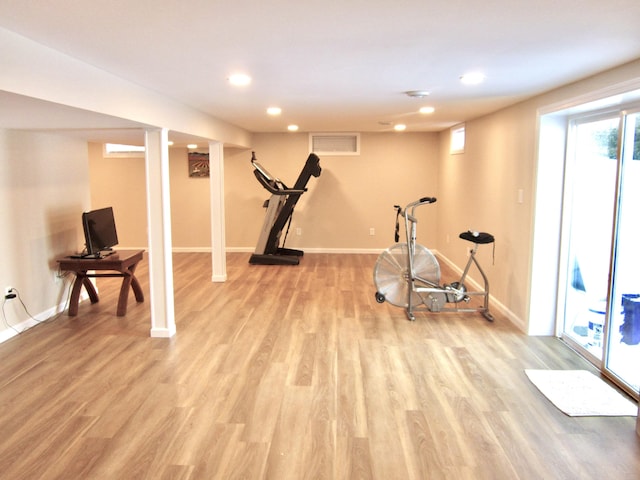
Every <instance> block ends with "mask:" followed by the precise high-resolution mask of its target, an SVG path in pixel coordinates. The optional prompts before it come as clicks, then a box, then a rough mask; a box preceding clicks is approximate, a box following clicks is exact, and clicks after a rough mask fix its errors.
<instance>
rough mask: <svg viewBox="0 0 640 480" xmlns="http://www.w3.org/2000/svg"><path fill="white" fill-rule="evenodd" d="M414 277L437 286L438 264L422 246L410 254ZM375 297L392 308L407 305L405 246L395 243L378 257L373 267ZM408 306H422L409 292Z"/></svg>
mask: <svg viewBox="0 0 640 480" xmlns="http://www.w3.org/2000/svg"><path fill="white" fill-rule="evenodd" d="M413 271H414V277H421V278H423V279H424V280H427V281H429V282H431V283H433V284H434V285H438V284H439V283H440V265H438V261H437V260H436V257H434V255H433V254H432V253H431V252H430V251H429V250H428V249H427V248H426V247H424V246H422V245H418V244H416V247H415V253H414V255H413ZM373 282H374V284H375V286H376V289H377V291H376V297H378V295H382V296H383V297H384V300H386V301H387V302H389V303H390V304H392V305H395V306H396V307H403V308H407V307H408V306H409V291H410V287H409V253H408V246H407V244H406V243H396V244H395V245H393V246H392V247H389V248H387V249H386V250H385V251H384V252H382V253H381V254H380V256H379V257H378V260H377V261H376V264H375V267H374V268H373ZM411 295H412V297H411V304H412V305H419V304H421V303H422V299H421V298H420V295H419V294H418V293H416V292H411Z"/></svg>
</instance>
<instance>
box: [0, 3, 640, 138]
mask: <svg viewBox="0 0 640 480" xmlns="http://www.w3.org/2000/svg"><path fill="white" fill-rule="evenodd" d="M639 21H640V1H638V0H607V1H604V0H560V1H559V0H485V1H483V2H479V1H477V0H396V1H395V2H391V1H388V0H384V1H383V0H366V1H365V0H305V1H300V0H297V1H294V0H271V1H256V0H94V1H90V2H89V1H86V0H0V27H4V28H6V29H8V30H12V31H14V32H16V33H18V34H20V35H23V36H25V37H28V38H30V39H32V40H35V41H37V42H40V43H42V44H45V45H47V46H49V47H52V48H54V49H56V50H59V51H61V52H64V53H66V54H68V55H71V56H73V57H76V58H78V59H80V60H82V61H84V62H86V63H89V64H91V65H94V66H97V67H100V68H102V69H104V70H106V71H108V72H111V73H113V74H116V75H118V76H120V77H123V78H125V79H127V80H130V81H132V82H135V83H137V84H140V85H142V86H144V87H147V88H149V89H152V90H154V91H157V92H160V93H162V94H164V95H166V96H168V97H171V98H173V99H176V100H178V101H180V102H182V103H184V104H187V105H189V106H192V107H195V108H197V109H199V110H202V111H204V112H207V113H209V114H211V115H213V116H215V117H217V118H219V119H221V120H224V121H227V122H229V123H231V124H234V125H237V126H239V127H242V128H245V129H247V130H248V131H251V132H283V131H286V126H287V124H289V123H295V124H297V125H299V126H300V129H301V131H316V132H321V131H385V130H390V129H391V125H392V124H393V123H405V124H407V131H439V130H442V129H444V128H447V127H449V126H451V125H454V124H456V123H460V122H462V121H465V120H469V119H471V118H475V117H477V116H480V115H483V114H486V113H489V112H492V111H495V110H497V109H499V108H502V107H504V106H507V105H509V104H513V103H515V102H517V101H519V100H522V99H524V98H527V97H530V96H533V95H536V94H539V93H542V92H544V91H547V90H550V89H552V88H554V87H557V86H559V85H563V84H566V83H570V82H572V81H575V80H578V79H581V78H584V77H586V76H589V75H592V74H595V73H597V72H600V71H603V70H606V69H609V68H611V67H614V66H617V65H620V64H623V63H626V62H628V61H631V60H634V59H637V58H640V28H639V27H638V25H639ZM471 70H480V71H482V72H484V73H485V74H486V76H487V79H486V81H485V83H484V84H482V85H479V86H474V87H468V86H467V87H465V86H463V85H461V83H460V82H459V77H460V75H461V74H463V73H465V72H467V71H471ZM234 72H244V73H247V74H249V75H251V77H252V78H253V81H252V83H251V84H250V85H249V86H247V87H244V88H233V87H231V86H230V85H229V84H228V81H227V77H228V76H229V74H231V73H234ZM408 90H428V91H429V92H431V94H430V96H429V97H427V98H423V99H415V98H409V97H408V96H406V95H405V94H404V93H403V92H405V91H408ZM0 100H2V101H3V102H4V100H3V99H2V98H0ZM271 105H278V106H280V107H281V108H282V109H283V113H282V115H281V116H280V117H276V118H272V117H268V116H267V115H266V113H265V110H266V108H267V107H268V106H271ZM424 105H431V106H433V107H435V108H436V112H435V113H434V114H431V115H428V116H426V115H421V114H419V113H417V110H418V108H419V107H421V106H424ZM32 107H33V108H35V107H36V106H35V105H32ZM47 107H48V108H52V107H55V106H54V105H47ZM3 108H4V105H3ZM60 108H62V107H60ZM63 110H64V109H63ZM66 113H69V112H66ZM32 118H33V117H32ZM41 118H42V117H41ZM103 120H105V123H104V124H101V123H100V119H98V120H97V123H98V124H99V125H96V127H101V128H120V127H122V128H124V129H125V130H126V129H127V128H129V127H132V126H130V125H127V122H124V123H122V124H120V123H119V122H118V121H114V122H111V120H115V119H108V120H109V121H106V120H107V119H104V118H103ZM71 123H73V122H71ZM65 125H67V124H65ZM67 127H68V128H72V127H73V125H72V124H71V125H67ZM43 128H44V127H43Z"/></svg>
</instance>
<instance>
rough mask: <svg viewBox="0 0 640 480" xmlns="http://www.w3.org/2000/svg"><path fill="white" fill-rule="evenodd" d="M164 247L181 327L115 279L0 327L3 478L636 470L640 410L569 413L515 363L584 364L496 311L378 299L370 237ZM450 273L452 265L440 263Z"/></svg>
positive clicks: (576, 474)
mask: <svg viewBox="0 0 640 480" xmlns="http://www.w3.org/2000/svg"><path fill="white" fill-rule="evenodd" d="M248 257H249V255H248V254H239V253H234V254H229V255H228V276H229V279H228V281H227V282H226V283H222V284H218V283H212V282H211V281H210V278H211V271H210V269H211V267H210V256H209V255H208V254H192V253H181V254H176V255H175V256H174V282H175V290H176V297H175V298H176V304H175V310H176V320H177V321H176V323H177V329H178V332H177V335H176V336H175V337H174V338H172V339H158V338H150V337H149V330H150V320H149V303H148V278H147V276H148V270H147V261H146V259H145V260H144V261H143V262H142V263H141V265H140V267H139V269H138V277H139V279H140V282H141V284H142V286H143V288H144V290H145V292H147V301H146V302H145V303H142V304H136V302H135V300H134V298H133V295H131V298H130V304H129V311H128V314H127V316H126V317H116V316H115V309H116V300H117V299H116V294H117V290H118V288H119V279H99V282H98V286H99V288H100V292H101V300H100V302H99V303H98V304H95V305H91V304H90V303H89V302H88V301H87V302H84V303H82V304H81V305H80V309H79V315H78V316H77V317H75V318H72V317H68V316H67V315H66V314H63V315H62V316H60V317H58V318H57V319H55V320H53V321H50V322H47V323H44V324H42V325H38V326H36V327H34V328H32V329H30V330H28V331H27V332H25V333H23V334H21V335H20V336H17V337H15V338H13V339H11V340H9V341H7V342H5V343H4V344H1V345H0V478H2V479H11V480H19V479H25V480H26V479H28V480H36V479H118V480H120V479H127V480H129V479H142V478H144V479H154V480H155V479H158V480H165V479H166V480H168V479H183V480H187V479H191V480H201V479H202V480H209V479H263V478H264V479H277V480H285V479H292V480H293V479H295V480H301V479H349V480H353V479H379V480H390V479H402V480H405V479H415V480H417V479H429V480H431V479H444V478H450V479H456V480H459V479H492V480H501V479H508V480H512V479H536V480H537V479H616V480H621V479H638V478H640V438H638V437H637V436H636V434H635V418H632V417H610V418H606V417H605V418H603V417H589V418H570V417H567V416H565V415H564V414H563V413H561V412H560V411H558V410H557V409H556V408H555V407H554V406H552V405H551V404H550V403H549V402H548V401H547V400H546V399H545V398H544V397H543V396H542V395H541V394H540V393H539V392H538V391H537V390H536V388H535V387H534V386H533V385H532V384H531V383H530V382H529V381H528V379H527V378H526V376H525V374H524V369H525V368H550V369H575V368H584V369H589V370H591V371H594V370H593V369H592V368H591V367H590V366H589V365H588V364H587V363H586V362H585V361H583V360H582V359H581V358H580V357H578V356H577V355H576V354H574V353H573V352H572V351H570V350H569V349H568V348H567V347H565V346H564V345H563V344H562V343H561V342H560V341H559V340H558V339H555V338H549V337H527V336H525V335H524V334H522V333H520V332H519V331H517V330H516V329H515V328H514V327H513V326H511V325H510V324H509V322H508V321H506V320H505V319H504V318H503V317H502V316H501V315H499V314H498V312H495V311H494V314H495V315H496V321H495V322H494V323H489V322H487V321H486V320H485V319H484V318H483V317H482V316H481V315H480V314H475V313H472V314H460V315H459V314H448V313H447V314H444V313H441V314H432V313H420V314H417V320H416V321H415V322H409V321H407V320H406V317H405V314H404V311H403V310H402V309H399V308H396V307H393V306H391V305H389V304H382V305H380V304H377V303H376V302H375V299H374V287H373V281H372V269H373V265H374V263H375V260H376V256H375V255H328V254H306V255H305V257H304V258H303V259H302V262H301V264H300V265H299V266H296V267H279V266H251V265H249V264H248V263H247V260H248ZM444 276H445V279H446V272H445V273H444Z"/></svg>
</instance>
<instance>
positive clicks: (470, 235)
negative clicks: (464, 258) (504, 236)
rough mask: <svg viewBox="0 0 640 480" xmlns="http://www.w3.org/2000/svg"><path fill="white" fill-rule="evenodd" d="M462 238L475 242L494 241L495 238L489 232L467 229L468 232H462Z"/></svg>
mask: <svg viewBox="0 0 640 480" xmlns="http://www.w3.org/2000/svg"><path fill="white" fill-rule="evenodd" d="M460 238H462V239H463V240H468V241H469V242H473V243H481V244H484V243H493V242H494V241H495V238H493V235H491V234H490V233H487V232H472V231H471V230H467V231H466V232H462V233H461V234H460Z"/></svg>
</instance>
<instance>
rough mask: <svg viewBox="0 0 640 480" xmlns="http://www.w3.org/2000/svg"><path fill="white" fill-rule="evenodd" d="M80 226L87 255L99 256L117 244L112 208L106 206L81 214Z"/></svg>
mask: <svg viewBox="0 0 640 480" xmlns="http://www.w3.org/2000/svg"><path fill="white" fill-rule="evenodd" d="M82 227H83V229H84V240H85V245H86V249H87V255H94V256H99V255H100V252H102V251H105V250H110V249H111V247H113V246H115V245H117V244H118V234H117V232H116V222H115V220H114V218H113V208H112V207H106V208H100V209H98V210H92V211H90V212H84V213H83V214H82Z"/></svg>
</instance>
